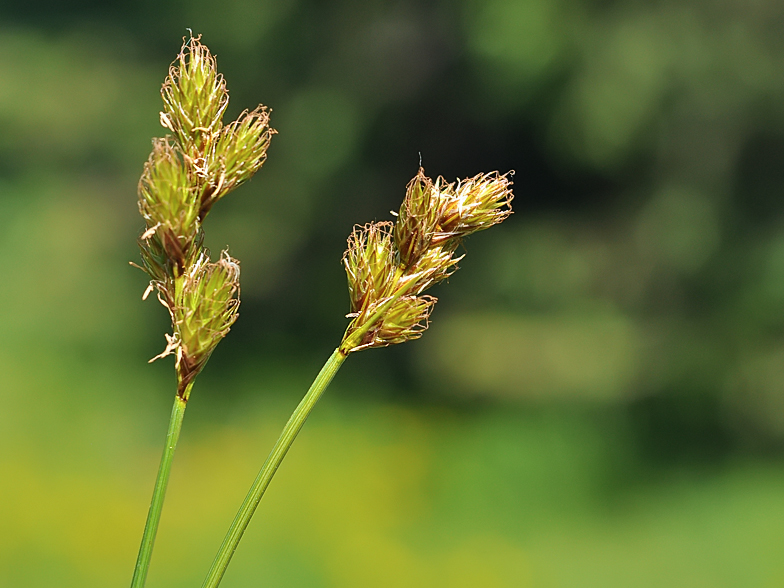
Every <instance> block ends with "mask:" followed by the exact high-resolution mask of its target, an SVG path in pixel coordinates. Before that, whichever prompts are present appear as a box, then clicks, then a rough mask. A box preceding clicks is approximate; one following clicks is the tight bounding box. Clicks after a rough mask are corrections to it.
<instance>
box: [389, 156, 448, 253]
mask: <svg viewBox="0 0 784 588" xmlns="http://www.w3.org/2000/svg"><path fill="white" fill-rule="evenodd" d="M438 197H439V194H438V192H437V191H436V190H434V186H433V182H432V181H431V180H430V178H428V177H427V176H425V170H423V169H422V168H419V172H418V173H417V175H416V176H415V177H414V179H413V180H411V181H410V182H409V184H408V187H407V188H406V197H405V198H404V199H403V204H401V205H400V212H399V213H398V215H397V221H396V222H395V230H394V235H395V247H397V251H398V255H399V256H400V263H401V264H402V265H404V266H406V267H409V266H411V265H412V264H414V263H415V262H416V261H417V260H418V259H419V258H420V256H421V255H422V254H423V253H424V252H425V251H426V250H427V248H428V247H430V242H431V241H432V239H433V235H434V233H435V232H436V227H437V225H438V212H439V210H438V203H437V200H438Z"/></svg>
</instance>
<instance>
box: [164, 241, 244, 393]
mask: <svg viewBox="0 0 784 588" xmlns="http://www.w3.org/2000/svg"><path fill="white" fill-rule="evenodd" d="M239 278H240V266H239V262H238V261H237V260H236V259H233V258H232V257H231V256H230V255H229V253H228V251H223V252H222V253H221V256H220V259H218V261H217V262H214V263H213V262H210V260H209V255H208V254H206V253H205V254H202V255H201V256H200V257H199V259H198V260H197V261H196V263H194V264H193V265H192V266H190V267H189V268H188V270H187V272H186V273H185V274H183V275H182V276H180V277H178V278H177V279H176V280H175V281H174V296H173V299H171V300H167V299H165V298H164V297H163V296H161V295H160V294H159V299H160V300H161V303H162V304H163V305H164V306H166V307H167V308H168V310H169V314H170V315H171V319H172V327H173V330H174V334H173V335H172V336H167V342H168V345H167V347H166V349H165V350H164V351H163V353H161V354H160V355H159V356H157V357H155V358H154V359H158V358H160V357H165V356H166V355H169V354H174V355H175V356H176V358H177V362H176V368H177V372H178V376H179V381H180V386H181V387H183V388H184V387H187V384H188V383H189V382H190V381H191V380H193V378H195V377H196V376H197V375H198V373H199V372H200V371H201V369H202V368H203V367H204V365H205V364H206V363H207V360H208V359H209V358H210V355H211V354H212V352H213V351H214V350H215V347H216V346H217V345H218V343H219V342H220V340H221V339H223V337H225V336H226V334H227V333H228V332H229V329H230V328H231V326H232V325H233V324H234V321H236V320H237V316H238V309H239V305H240V300H239V292H240V285H239Z"/></svg>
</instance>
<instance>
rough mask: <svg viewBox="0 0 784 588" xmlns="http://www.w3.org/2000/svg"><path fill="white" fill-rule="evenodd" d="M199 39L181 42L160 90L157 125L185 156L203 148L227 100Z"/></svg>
mask: <svg viewBox="0 0 784 588" xmlns="http://www.w3.org/2000/svg"><path fill="white" fill-rule="evenodd" d="M200 39H201V37H200V36H199V37H191V38H190V39H186V40H185V41H184V43H183V45H182V49H181V50H180V54H179V55H178V56H177V59H176V60H175V61H174V63H172V65H171V67H170V68H169V76H168V77H167V78H166V82H165V83H164V84H163V88H162V89H161V96H162V97H163V112H161V124H162V125H163V126H164V127H166V128H167V129H169V130H170V131H171V132H172V133H174V135H175V137H177V140H178V141H179V143H180V144H181V145H182V146H183V149H184V151H185V152H186V153H187V154H188V155H193V154H194V153H203V152H204V151H205V150H206V148H207V146H208V145H209V143H210V142H212V140H213V139H214V137H215V136H216V135H217V134H218V133H219V132H220V129H221V126H222V122H221V119H222V118H223V113H224V112H225V110H226V106H227V105H228V103H229V93H228V92H227V91H226V82H225V81H224V79H223V76H222V75H221V74H219V73H218V70H217V66H216V63H215V58H214V57H213V56H212V54H211V53H210V50H209V49H207V47H206V46H204V45H202V44H201V42H200Z"/></svg>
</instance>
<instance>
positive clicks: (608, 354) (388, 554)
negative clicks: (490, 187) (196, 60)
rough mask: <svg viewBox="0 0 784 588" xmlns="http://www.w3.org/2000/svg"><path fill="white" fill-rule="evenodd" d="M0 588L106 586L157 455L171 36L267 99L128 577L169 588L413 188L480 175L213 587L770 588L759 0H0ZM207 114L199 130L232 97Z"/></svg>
mask: <svg viewBox="0 0 784 588" xmlns="http://www.w3.org/2000/svg"><path fill="white" fill-rule="evenodd" d="M0 23H2V24H0V52H2V54H3V55H4V56H5V57H4V59H3V60H0V80H2V81H1V82H0V226H1V227H2V230H1V231H0V248H2V252H3V256H2V257H3V259H4V263H5V268H6V271H5V279H4V280H3V281H2V282H0V319H1V320H0V324H2V325H3V330H4V331H3V335H4V336H3V338H2V344H0V368H2V371H1V373H2V374H3V378H2V383H0V407H2V409H0V472H1V473H0V529H1V530H2V531H3V532H2V533H1V534H0V585H2V586H5V585H8V586H19V587H28V586H29V587H34V586H53V585H56V586H59V587H63V588H64V587H68V586H78V587H79V588H90V587H92V586H96V587H99V586H100V587H102V588H103V587H105V586H121V585H124V584H126V583H127V581H128V579H129V577H130V572H131V568H132V563H133V557H134V555H135V550H136V548H137V540H138V536H139V534H140V532H141V527H142V524H143V519H144V512H145V509H146V506H147V504H146V502H147V500H148V499H149V496H148V493H149V485H150V481H151V480H152V479H153V477H154V472H155V468H156V464H157V459H158V451H159V444H160V441H161V439H162V437H163V434H164V431H165V419H166V415H167V414H168V407H167V405H168V402H169V392H170V389H171V386H172V382H171V374H170V366H169V365H164V364H163V362H159V363H160V365H152V366H147V365H146V360H147V359H149V358H150V357H152V356H153V355H155V354H156V353H157V352H158V351H159V350H160V348H161V346H162V343H163V340H162V338H161V336H160V334H161V333H162V332H164V330H165V329H166V321H167V317H166V316H164V314H163V313H161V309H160V308H158V307H157V305H156V304H153V303H146V304H144V303H142V302H141V300H140V298H141V294H142V292H143V290H144V287H145V285H146V282H145V278H144V276H143V274H141V272H138V270H134V269H133V268H131V267H130V266H128V265H127V261H129V260H136V259H137V252H136V249H135V247H136V244H135V243H136V237H137V236H138V233H139V232H140V230H141V226H140V225H141V223H140V221H139V219H138V214H137V211H136V207H135V188H136V181H137V179H138V176H139V173H140V172H141V168H142V164H143V162H144V160H145V158H146V156H147V153H148V152H149V149H150V138H151V137H153V136H157V135H160V134H161V128H160V126H159V124H158V120H159V119H158V111H159V110H160V109H161V104H160V98H159V88H160V84H161V81H162V80H163V77H164V76H165V73H166V68H167V66H168V64H169V63H170V61H171V60H172V59H173V57H174V55H176V52H177V50H178V49H179V47H180V42H181V37H182V36H183V35H185V34H187V31H186V30H185V28H186V27H191V28H192V29H193V30H194V32H197V33H202V34H203V40H204V42H205V43H206V44H207V45H208V46H209V47H210V48H211V49H212V50H213V51H214V52H215V53H216V54H217V56H218V60H219V67H220V70H221V71H222V72H223V73H224V74H225V75H226V78H227V79H228V80H230V91H231V93H232V101H231V103H230V105H229V112H228V115H229V116H230V117H232V118H233V117H236V116H237V115H238V114H239V110H236V111H234V110H232V108H237V109H239V108H241V105H244V104H256V103H258V102H263V103H265V104H269V105H270V106H271V107H272V109H273V113H272V126H274V127H275V128H276V129H277V130H278V131H279V132H280V134H279V136H277V137H276V138H275V143H274V145H273V146H272V147H271V149H270V153H269V160H268V161H267V163H266V164H265V170H264V174H263V177H259V178H257V179H255V180H254V181H252V182H250V183H249V184H247V185H245V186H244V187H242V188H240V189H239V190H238V191H237V192H236V197H232V198H231V199H228V200H227V201H226V202H225V204H224V205H222V206H223V208H224V210H223V211H222V214H221V215H220V216H218V217H215V218H214V219H213V218H210V219H209V220H208V221H207V225H208V241H209V243H208V244H209V245H210V247H211V249H212V250H213V251H219V250H221V249H222V248H223V247H225V245H226V244H227V243H230V244H231V253H232V255H233V256H234V257H237V258H238V259H240V260H241V261H242V267H243V277H242V289H243V306H242V309H241V317H240V319H239V321H238V322H237V323H236V325H235V326H234V327H233V329H232V332H231V335H230V336H229V337H228V338H227V339H226V341H225V342H224V344H223V348H222V349H219V350H218V351H217V352H216V353H215V355H214V356H213V358H212V360H211V362H210V364H209V366H208V367H207V368H206V370H205V372H204V374H203V375H202V379H201V380H200V382H199V384H198V385H197V387H196V389H195V390H194V396H193V399H192V402H191V409H190V412H191V414H190V415H189V417H188V419H186V423H185V428H184V433H183V438H182V443H181V448H180V453H179V456H178V463H176V464H175V466H174V471H173V478H172V483H171V486H170V490H169V502H168V503H167V506H166V510H165V512H164V515H163V520H162V526H161V532H160V535H159V539H158V544H157V551H156V555H155V557H154V559H153V565H152V570H151V575H150V582H149V586H150V587H151V588H155V587H156V586H167V587H178V586H186V585H188V586H190V585H194V584H196V583H197V582H198V581H199V580H200V579H201V577H202V576H203V573H204V572H205V571H206V569H207V567H208V565H209V559H210V558H211V557H212V555H213V554H214V552H215V549H216V548H217V545H218V543H219V541H220V537H221V535H222V532H223V531H224V530H225V528H226V526H227V525H228V523H229V521H230V518H231V516H232V515H233V512H234V510H235V508H236V506H237V505H238V504H239V502H240V500H241V498H242V495H243V493H244V491H245V489H246V488H247V485H248V484H249V482H250V480H251V478H252V477H253V475H254V473H255V471H256V470H257V468H258V466H259V465H260V463H261V461H262V459H263V456H264V455H265V454H266V451H267V449H268V447H269V446H270V445H271V443H272V440H273V439H274V437H275V435H276V434H277V432H278V430H279V428H280V426H281V425H282V423H283V421H284V420H285V417H286V415H287V414H288V412H290V410H291V408H292V407H293V406H294V403H295V401H296V398H297V397H298V396H299V395H301V394H302V393H303V392H304V390H305V388H306V386H307V384H308V382H309V379H310V377H311V376H312V375H315V373H316V371H317V368H318V365H320V362H321V361H323V360H324V359H325V358H326V356H327V355H328V354H329V352H330V351H331V349H332V348H333V347H334V346H335V345H336V344H337V343H338V341H339V337H340V335H341V333H342V332H343V329H344V328H345V325H346V320H345V318H344V315H345V313H346V312H348V310H349V309H348V295H347V293H346V285H345V277H344V274H343V272H342V270H341V267H340V258H341V254H342V252H343V249H344V247H345V236H346V235H347V234H348V233H349V232H350V230H351V227H352V226H353V225H354V224H355V223H358V222H359V223H364V222H366V221H368V220H371V219H378V220H388V219H390V218H391V217H390V215H389V212H388V211H389V210H391V209H396V208H397V207H398V205H399V202H400V200H401V198H402V195H403V193H404V190H405V185H406V183H407V181H408V180H409V179H410V178H411V176H412V175H414V173H415V172H416V169H417V168H418V165H419V159H420V153H421V157H422V163H423V165H424V167H425V170H426V171H427V173H428V174H430V175H433V176H436V175H444V176H445V177H446V178H448V179H450V180H452V179H454V178H455V177H461V178H462V177H469V176H473V175H474V174H476V173H477V172H480V171H491V170H494V169H499V170H500V171H501V172H506V171H508V170H510V169H514V170H516V172H517V173H516V175H515V194H516V199H515V214H514V215H513V216H512V217H511V218H510V219H509V220H508V221H506V222H505V223H504V225H503V226H501V227H498V228H497V229H494V231H492V232H489V233H487V234H480V235H477V236H476V237H475V238H472V239H469V240H468V242H467V244H466V245H467V248H468V249H469V250H470V256H468V257H467V258H466V260H465V262H464V263H463V264H462V265H463V266H464V267H463V269H462V270H461V271H460V272H458V273H457V274H455V276H454V277H453V278H451V279H450V283H449V284H448V287H440V288H437V289H436V292H435V294H436V295H438V296H439V297H440V300H441V302H440V304H439V305H438V308H437V309H436V310H435V312H434V313H433V316H432V321H433V324H432V326H431V328H430V330H429V332H428V333H427V334H426V336H424V337H423V338H422V340H420V341H416V342H413V343H409V344H407V345H405V346H400V347H399V348H390V349H385V350H374V351H370V352H367V353H365V354H360V355H358V356H357V357H354V358H352V359H351V361H350V362H348V363H347V365H346V367H345V368H344V369H343V370H342V371H341V374H340V376H339V377H338V378H337V380H336V381H335V383H334V384H333V387H332V388H331V389H330V392H329V394H328V395H327V396H326V397H325V399H324V400H323V402H322V404H321V405H320V406H319V407H318V409H317V410H316V412H315V413H314V415H313V418H312V420H311V422H309V423H308V425H307V427H306V428H305V430H304V432H303V435H302V436H301V438H300V439H299V440H298V441H297V444H296V445H295V447H294V449H293V451H292V453H291V455H290V457H289V458H288V460H287V463H286V464H285V465H284V466H283V468H282V470H281V472H280V477H279V478H278V479H276V481H275V483H274V484H273V486H272V487H271V490H270V493H269V495H268V497H267V498H266V499H265V501H266V504H265V505H264V506H263V508H262V510H261V511H260V513H259V516H258V517H257V519H256V520H255V521H254V522H253V524H252V526H251V528H250V531H249V535H248V537H247V539H246V542H244V543H243V545H242V546H241V547H240V550H239V551H238V554H237V557H236V558H235V561H234V563H233V569H231V570H230V571H229V574H228V575H227V577H226V580H225V584H224V585H225V586H227V588H228V587H231V586H237V587H239V586H257V585H270V586H292V587H294V586H308V587H318V586H340V587H341V588H343V587H350V586H371V585H372V586H419V585H421V586H447V587H459V586H480V585H481V586H488V587H496V586H498V587H506V586H515V587H517V586H526V585H531V586H564V587H565V586H575V585H596V586H603V587H604V586H664V585H666V586H695V585H706V586H733V587H734V586H738V587H741V586H777V585H781V584H782V583H784V564H782V563H781V562H782V561H784V557H782V552H783V551H784V540H782V539H781V536H782V533H781V530H782V528H784V507H782V504H784V501H782V490H781V489H782V487H783V486H782V484H784V459H783V458H784V451H783V450H784V444H783V443H782V442H783V441H784V312H783V311H784V199H782V195H784V172H782V170H784V37H782V35H781V34H780V32H781V30H782V26H784V7H783V6H782V4H781V3H780V2H777V1H775V0H758V1H756V2H753V3H748V2H740V1H738V0H727V1H725V2H718V3H717V2H709V1H707V0H690V1H688V2H674V1H663V2H649V3H640V2H632V1H630V0H617V1H615V2H598V1H589V0H561V1H546V0H487V1H480V0H463V1H460V2H436V1H425V2H414V1H411V0H406V1H401V2H394V3H392V2H380V1H366V2H356V1H349V0H339V1H336V2H330V3H324V2H315V1H313V0H285V1H282V2H273V1H272V0H266V1H264V0H261V1H258V2H254V1H252V0H228V1H226V2H221V3H215V2H207V1H205V0H193V1H188V2H186V1H184V0H170V1H166V2H157V3H149V2H148V3H136V4H134V3H119V2H117V3H112V2H91V1H89V0H71V1H66V2H51V1H50V2H43V3H40V2H39V3H35V4H34V5H33V4H22V3H4V4H3V5H2V6H0ZM232 105H234V106H232Z"/></svg>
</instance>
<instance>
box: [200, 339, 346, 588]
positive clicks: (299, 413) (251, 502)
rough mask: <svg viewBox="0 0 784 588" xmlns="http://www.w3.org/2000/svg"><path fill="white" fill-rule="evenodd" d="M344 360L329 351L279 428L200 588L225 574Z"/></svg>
mask: <svg viewBox="0 0 784 588" xmlns="http://www.w3.org/2000/svg"><path fill="white" fill-rule="evenodd" d="M346 357H348V356H347V354H345V353H344V352H343V351H341V350H340V348H338V349H335V351H333V352H332V355H330V356H329V359H328V360H327V362H326V363H325V364H324V366H323V367H322V368H321V371H320V372H319V373H318V375H317V376H316V379H315V380H313V383H312V384H311V385H310V388H309V389H308V391H307V393H306V394H305V397H304V398H303V399H302V401H301V402H300V403H299V405H298V406H297V408H296V409H295V410H294V413H293V414H292V415H291V417H290V418H289V421H288V422H287V423H286V426H285V427H284V428H283V432H282V433H281V434H280V437H278V440H277V442H276V443H275V447H273V448H272V451H271V452H270V454H269V457H267V461H266V462H264V465H263V466H262V468H261V471H260V472H259V475H258V476H257V477H256V480H255V481H254V482H253V486H251V488H250V491H249V492H248V495H247V496H246V497H245V501H244V502H243V503H242V506H241V507H240V510H239V512H238V513H237V516H236V517H234V521H233V522H232V523H231V527H230V528H229V532H228V533H227V534H226V538H225V539H224V540H223V543H222V544H221V546H220V549H219V550H218V555H217V556H215V561H213V562H212V567H211V568H210V571H209V573H208V574H207V578H206V579H205V580H204V584H202V588H216V586H218V584H220V581H221V580H222V579H223V574H225V573H226V568H227V567H228V566H229V562H230V561H231V558H232V556H233V555H234V552H235V550H236V549H237V545H238V544H239V542H240V539H242V535H243V533H245V529H246V528H247V527H248V523H249V522H250V519H251V517H253V513H254V512H256V507H258V505H259V502H260V501H261V498H262V496H264V492H265V491H266V490H267V487H268V486H269V484H270V482H271V481H272V478H273V476H274V475H275V472H277V471H278V467H280V464H281V462H282V461H283V458H284V457H286V453H287V452H288V450H289V448H290V447H291V444H292V443H293V442H294V439H296V437H297V434H298V433H299V431H300V429H302V425H304V424H305V420H307V418H308V415H309V414H310V411H312V410H313V407H314V406H315V405H316V402H318V399H319V398H321V395H322V394H323V393H324V390H326V389H327V386H329V383H330V382H331V381H332V378H333V377H335V374H336V373H337V371H338V370H339V369H340V366H341V365H343V362H344V361H345V360H346Z"/></svg>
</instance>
